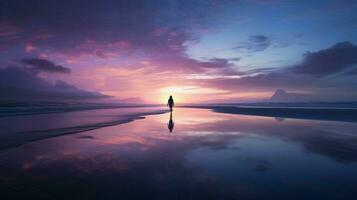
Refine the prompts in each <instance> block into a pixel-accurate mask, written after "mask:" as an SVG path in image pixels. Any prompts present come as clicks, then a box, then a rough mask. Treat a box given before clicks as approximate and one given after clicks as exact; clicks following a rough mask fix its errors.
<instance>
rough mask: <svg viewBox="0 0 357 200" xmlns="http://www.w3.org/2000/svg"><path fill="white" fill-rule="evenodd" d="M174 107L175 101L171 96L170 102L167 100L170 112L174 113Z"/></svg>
mask: <svg viewBox="0 0 357 200" xmlns="http://www.w3.org/2000/svg"><path fill="white" fill-rule="evenodd" d="M174 105H175V103H174V99H173V98H172V96H171V95H170V98H169V100H167V106H169V108H170V112H172V108H173V107H174Z"/></svg>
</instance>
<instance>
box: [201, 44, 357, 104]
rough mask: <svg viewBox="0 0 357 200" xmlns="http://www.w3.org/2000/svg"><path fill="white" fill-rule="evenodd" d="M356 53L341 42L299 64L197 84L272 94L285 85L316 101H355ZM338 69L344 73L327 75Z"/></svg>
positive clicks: (244, 72)
mask: <svg viewBox="0 0 357 200" xmlns="http://www.w3.org/2000/svg"><path fill="white" fill-rule="evenodd" d="M356 53H357V46H356V45H353V44H352V43H350V42H341V43H337V44H336V45H334V46H332V47H330V48H327V49H323V50H320V51H318V52H314V53H308V54H307V55H305V57H304V60H303V61H302V64H300V65H296V66H293V67H285V68H261V69H253V70H248V71H243V72H241V73H239V75H241V77H237V78H232V77H227V78H226V77H219V78H215V79H207V80H199V81H197V82H196V83H195V84H197V85H201V86H204V87H214V88H219V89H223V90H229V91H232V92H236V91H245V92H262V91H265V92H266V91H271V92H272V94H273V92H274V91H275V90H276V89H278V88H284V89H286V90H287V91H289V92H290V91H305V92H306V95H308V96H311V97H312V96H313V98H314V100H317V101H318V100H321V101H346V99H348V100H351V101H353V100H357V92H354V91H356V86H355V85H356V80H354V79H353V76H352V75H355V74H356V72H357V71H356V68H355V67H353V66H355V65H356V64H357V54H356ZM338 72H343V73H342V74H340V75H339V76H327V75H334V74H337V73H338ZM236 73H237V72H236ZM228 74H229V73H228ZM228 74H227V75H228ZM346 75H350V76H346ZM345 91H349V92H348V93H346V92H345ZM301 93H302V95H303V94H304V92H301Z"/></svg>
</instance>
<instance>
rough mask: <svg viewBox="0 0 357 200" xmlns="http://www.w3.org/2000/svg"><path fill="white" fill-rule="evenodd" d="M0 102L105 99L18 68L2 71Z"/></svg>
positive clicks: (0, 73) (97, 94) (100, 95)
mask: <svg viewBox="0 0 357 200" xmlns="http://www.w3.org/2000/svg"><path fill="white" fill-rule="evenodd" d="M0 93H1V97H0V100H51V101H62V100H81V99H98V98H105V97H108V96H105V95H103V94H100V93H97V92H89V91H86V90H82V89H78V88H76V87H75V86H73V85H70V84H68V83H66V82H64V81H56V82H55V83H54V84H52V83H50V82H48V81H46V80H45V79H42V78H40V77H39V76H38V72H37V71H34V70H30V69H27V68H21V67H16V66H11V67H6V68H3V69H0Z"/></svg>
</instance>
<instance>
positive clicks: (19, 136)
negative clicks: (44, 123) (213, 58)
mask: <svg viewBox="0 0 357 200" xmlns="http://www.w3.org/2000/svg"><path fill="white" fill-rule="evenodd" d="M166 112H168V111H166V110H159V111H153V112H145V113H137V114H132V115H125V117H126V118H125V119H121V120H117V121H109V122H101V123H96V124H87V125H81V126H73V127H64V128H57V129H48V130H37V131H36V130H34V131H24V132H16V133H11V135H9V137H3V138H2V142H1V143H0V152H2V151H3V150H6V149H9V148H13V147H18V146H21V145H24V144H27V143H30V142H35V141H39V140H43V139H48V138H52V137H58V136H63V135H69V134H76V133H81V132H85V131H91V130H95V129H99V128H104V127H109V126H116V125H120V124H126V123H129V122H132V121H135V120H139V119H145V116H149V115H159V114H164V113H166ZM13 135H16V139H14V138H13Z"/></svg>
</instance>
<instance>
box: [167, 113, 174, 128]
mask: <svg viewBox="0 0 357 200" xmlns="http://www.w3.org/2000/svg"><path fill="white" fill-rule="evenodd" d="M174 125H175V122H174V120H173V119H172V112H170V120H169V123H167V128H168V129H169V130H170V133H171V132H172V130H173V129H174Z"/></svg>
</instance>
